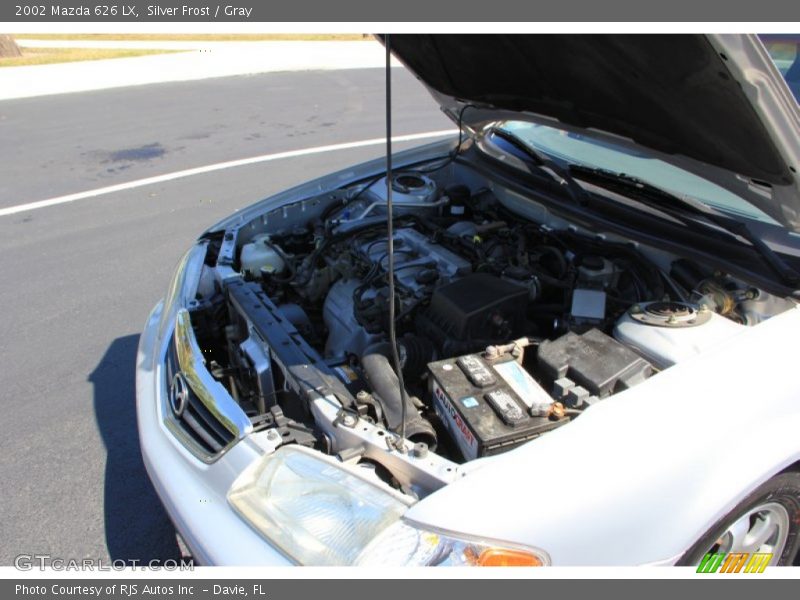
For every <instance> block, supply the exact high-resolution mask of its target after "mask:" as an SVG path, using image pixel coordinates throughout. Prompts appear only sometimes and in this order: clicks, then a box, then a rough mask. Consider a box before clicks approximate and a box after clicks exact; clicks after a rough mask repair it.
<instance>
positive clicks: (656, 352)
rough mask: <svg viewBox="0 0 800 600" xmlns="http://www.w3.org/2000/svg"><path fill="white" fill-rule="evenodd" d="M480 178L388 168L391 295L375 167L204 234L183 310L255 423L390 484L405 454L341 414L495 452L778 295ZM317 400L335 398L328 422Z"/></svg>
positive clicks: (398, 477) (729, 329)
mask: <svg viewBox="0 0 800 600" xmlns="http://www.w3.org/2000/svg"><path fill="white" fill-rule="evenodd" d="M434 175H435V176H436V177H437V179H434ZM485 183H486V182H483V181H481V180H480V179H479V178H478V177H476V176H474V175H473V174H465V176H464V177H463V181H460V180H458V178H454V177H453V176H452V174H449V175H448V176H443V175H441V174H433V173H426V172H422V171H418V172H415V171H407V172H402V173H398V174H395V176H394V178H393V180H392V182H391V183H390V185H391V186H392V189H393V194H394V206H395V215H394V220H395V233H394V256H395V286H396V291H397V293H396V297H395V298H394V299H392V298H390V296H389V292H388V283H389V282H388V279H387V271H388V268H387V260H388V253H387V246H388V239H387V233H386V198H385V194H386V186H387V182H386V180H385V178H377V179H373V180H370V181H366V182H361V183H360V184H357V185H353V186H351V187H348V188H344V189H341V190H336V191H334V192H332V193H327V194H324V195H322V196H320V197H316V198H312V199H309V200H306V201H303V202H300V203H296V204H294V205H291V206H289V207H283V208H280V209H276V210H274V211H272V212H270V213H267V214H264V215H263V216H262V217H260V218H259V219H256V220H254V221H251V222H248V223H245V224H242V225H241V226H239V227H238V228H237V230H236V232H235V233H231V232H230V231H229V232H227V233H226V234H225V236H224V238H223V237H221V236H217V237H212V238H210V240H209V256H208V258H207V261H206V264H207V269H208V270H209V272H212V271H213V272H214V276H213V279H214V280H215V283H214V284H213V285H210V286H208V290H209V291H208V293H207V294H205V297H204V296H203V294H202V293H199V294H198V305H199V308H198V309H197V310H195V311H194V313H193V323H194V326H195V331H196V333H197V337H198V340H200V344H201V346H202V347H203V348H204V352H205V353H206V355H207V357H208V358H207V363H208V365H209V369H210V370H211V372H212V374H214V376H215V377H216V378H217V379H218V380H219V381H220V382H222V383H223V384H224V385H225V386H226V388H227V389H228V390H229V391H230V394H231V396H232V397H233V398H234V399H235V400H236V401H237V402H238V403H239V404H240V406H241V407H242V409H243V410H244V411H245V412H246V414H247V415H249V416H250V418H251V420H252V422H253V424H254V428H255V430H257V431H258V430H275V431H277V432H279V433H280V436H281V437H280V439H281V440H282V443H299V444H303V445H307V446H313V447H316V448H319V449H322V450H324V451H326V452H330V453H338V455H339V456H340V457H341V458H342V459H343V460H347V459H349V457H351V456H356V457H358V456H360V457H361V459H360V460H361V462H363V463H365V464H369V465H371V468H374V469H376V473H378V476H380V478H381V479H382V480H384V481H386V482H389V483H392V482H394V483H395V484H397V485H403V481H405V480H406V479H408V476H405V479H404V476H403V475H402V472H404V469H405V468H406V467H400V468H399V469H398V468H397V464H396V463H392V462H391V461H386V462H384V461H382V459H381V457H380V453H379V452H378V451H377V450H376V448H375V447H374V444H373V445H370V444H371V442H370V443H367V442H366V441H365V440H366V439H367V438H366V437H364V436H366V435H367V433H363V435H362V434H359V435H362V437H357V436H356V431H355V429H356V428H355V427H352V429H353V432H351V437H350V438H348V441H343V439H342V438H341V437H340V434H339V430H338V429H335V428H336V427H337V426H338V427H339V428H340V429H341V425H342V423H345V424H347V423H351V424H352V423H356V422H357V423H365V424H367V425H365V427H364V428H363V431H364V432H369V433H370V435H371V434H372V433H376V434H377V435H380V436H384V438H385V439H386V441H387V444H388V446H387V447H388V448H389V449H390V450H391V448H392V446H391V444H390V443H389V441H390V440H392V439H394V440H395V441H396V440H397V438H398V436H399V434H400V433H401V432H402V431H405V434H406V438H407V439H408V441H409V442H410V443H411V444H412V445H413V446H412V448H413V451H412V452H411V454H412V455H415V456H418V457H424V456H434V455H435V456H437V457H441V458H442V459H443V460H446V461H448V463H447V464H456V465H457V464H460V463H464V462H467V461H471V460H474V459H478V458H482V457H487V456H492V455H495V454H498V453H501V452H505V451H507V450H509V449H512V448H514V447H516V446H518V445H520V444H523V443H527V442H529V441H530V440H533V439H535V438H537V437H539V436H541V435H546V434H547V432H549V431H551V430H553V429H555V428H558V427H562V426H566V425H568V424H569V423H570V422H571V421H573V420H574V419H577V418H580V415H581V414H582V413H583V411H585V410H587V409H590V408H591V406H592V405H594V404H596V403H598V402H603V401H604V400H605V399H607V398H609V397H611V396H613V395H614V394H617V393H619V392H621V391H624V390H625V389H628V388H630V387H633V386H636V385H639V384H641V383H642V382H644V381H645V380H647V379H648V378H651V377H654V376H657V374H658V373H659V372H660V371H662V370H664V369H666V368H669V367H671V366H672V365H674V364H676V363H677V362H680V361H682V360H688V359H691V357H692V356H695V355H697V354H699V353H701V352H702V351H703V350H704V349H706V348H709V347H711V346H713V345H715V344H719V343H722V342H724V341H725V340H727V339H730V338H731V337H732V336H735V335H738V334H739V333H740V332H741V331H742V330H743V329H745V328H746V327H747V326H748V325H753V324H756V323H758V322H759V321H760V320H763V319H765V318H768V317H769V316H770V315H771V314H775V313H777V312H780V311H782V310H785V309H786V308H788V306H789V304H788V301H787V300H783V299H780V298H777V297H775V296H771V295H770V294H767V293H766V292H763V291H760V290H758V289H755V288H753V287H750V286H747V285H745V284H743V283H741V282H739V281H737V280H735V279H734V278H732V277H730V276H728V275H726V274H724V273H721V272H719V271H716V270H715V269H714V268H713V266H707V265H705V266H704V265H698V264H695V263H692V262H690V261H687V260H685V259H683V258H680V257H675V256H667V255H665V254H664V253H663V252H654V251H650V250H648V249H647V248H646V247H643V246H641V245H638V244H634V243H631V242H628V241H626V240H622V239H617V238H614V237H612V236H607V235H597V234H594V233H592V232H588V231H585V230H581V229H579V228H576V227H571V226H568V225H567V226H565V225H564V224H563V223H562V224H561V225H560V226H557V224H551V223H547V222H536V221H535V220H534V219H531V218H529V217H526V216H524V215H521V214H519V212H515V211H513V210H511V209H510V208H509V206H508V205H509V204H510V203H509V202H505V201H504V198H503V192H502V190H499V189H498V188H496V187H495V188H494V189H492V188H491V187H490V186H488V185H485ZM392 301H394V302H395V303H396V305H395V311H396V316H397V317H396V330H397V336H398V350H399V355H400V362H401V365H402V379H403V381H404V384H405V390H401V386H400V379H399V377H398V373H396V372H395V370H394V368H393V362H392V352H391V347H390V345H389V341H388V340H389V338H388V330H389V321H388V319H389V317H388V315H389V306H390V303H391V302H392ZM403 391H405V393H402V392H403ZM321 397H324V398H332V399H335V405H336V413H335V418H334V417H331V418H332V421H331V422H332V423H333V424H331V423H327V424H325V423H323V421H324V419H323V418H322V417H321V414H322V412H320V411H322V410H323V409H322V408H320V406H321V405H319V404H316V405H315V404H314V402H316V400H313V399H314V398H321ZM404 413H405V420H403V414H404ZM348 426H349V425H348ZM370 439H378V438H370ZM384 450H386V448H384ZM403 451H405V450H403ZM415 453H416V454H415ZM434 453H435V454H434ZM408 460H410V459H408ZM431 464H433V463H431ZM419 468H423V467H419ZM448 469H449V467H448ZM398 472H399V473H400V474H398ZM398 481H399V482H400V483H397V482H398ZM406 487H407V486H406Z"/></svg>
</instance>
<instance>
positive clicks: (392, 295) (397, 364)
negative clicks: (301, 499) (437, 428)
mask: <svg viewBox="0 0 800 600" xmlns="http://www.w3.org/2000/svg"><path fill="white" fill-rule="evenodd" d="M390 38H391V36H390V34H388V33H387V34H386V35H385V36H384V45H385V47H386V235H387V236H388V247H387V249H386V252H387V254H388V259H389V273H388V275H389V345H390V348H391V354H392V362H393V363H394V370H395V372H396V373H397V379H398V383H399V384H400V397H401V398H402V402H401V403H400V406H401V409H400V410H401V412H400V428H399V432H398V433H399V435H400V439H398V440H395V441H394V446H395V449H396V450H399V451H400V452H403V453H405V452H406V447H405V439H406V421H407V420H408V415H407V410H406V406H407V405H408V392H407V391H406V386H405V382H404V381H403V365H402V364H401V361H400V351H399V349H398V346H397V327H396V324H395V318H396V317H395V313H396V311H397V297H396V291H395V281H394V206H393V204H392V70H391V66H392V65H391V61H392V52H391V41H390Z"/></svg>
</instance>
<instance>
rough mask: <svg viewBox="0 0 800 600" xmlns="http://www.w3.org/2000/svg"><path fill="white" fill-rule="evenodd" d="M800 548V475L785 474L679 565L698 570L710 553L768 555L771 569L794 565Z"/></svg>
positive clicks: (757, 492)
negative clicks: (775, 566)
mask: <svg viewBox="0 0 800 600" xmlns="http://www.w3.org/2000/svg"><path fill="white" fill-rule="evenodd" d="M798 548H800V473H781V474H780V475H776V476H775V477H773V478H772V479H770V480H769V481H767V482H766V483H764V484H762V485H761V486H759V487H758V488H757V489H756V490H755V491H754V492H753V493H752V494H750V495H749V496H748V497H747V498H745V499H744V500H743V501H742V502H741V503H740V504H739V505H738V506H737V507H736V508H734V509H733V510H732V511H731V512H730V513H728V514H727V515H726V516H725V517H723V518H722V519H720V520H719V521H718V522H717V524H716V525H714V527H712V528H711V529H710V530H709V531H708V532H707V533H706V534H705V535H704V536H703V537H702V538H700V540H699V541H698V542H697V543H696V544H695V545H694V546H692V548H690V549H689V550H688V551H687V552H686V553H685V554H684V555H683V556H682V557H681V559H680V560H679V561H678V564H679V565H691V566H696V565H698V564H700V561H702V560H703V557H704V556H705V555H706V554H708V553H729V552H747V553H751V554H752V553H756V552H767V553H772V554H773V557H772V560H771V561H770V563H769V564H770V565H792V564H795V563H796V562H797V560H798Z"/></svg>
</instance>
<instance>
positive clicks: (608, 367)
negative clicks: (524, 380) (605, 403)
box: [537, 329, 653, 398]
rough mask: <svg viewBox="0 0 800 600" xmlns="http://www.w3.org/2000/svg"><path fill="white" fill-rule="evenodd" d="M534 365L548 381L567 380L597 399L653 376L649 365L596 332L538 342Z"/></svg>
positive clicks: (628, 349)
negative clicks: (537, 353) (539, 343)
mask: <svg viewBox="0 0 800 600" xmlns="http://www.w3.org/2000/svg"><path fill="white" fill-rule="evenodd" d="M537 361H538V366H539V369H540V370H541V372H542V373H543V374H544V375H545V376H546V377H548V378H549V379H551V380H552V381H555V380H556V379H561V378H563V377H566V378H569V379H571V380H572V381H573V382H575V383H576V384H578V385H580V386H582V387H584V388H585V389H587V390H589V393H590V394H592V395H594V396H598V397H600V398H603V397H605V396H609V395H611V394H613V393H614V392H618V391H620V390H622V389H626V388H629V387H631V386H632V385H635V384H636V383H639V382H640V381H643V380H644V379H646V378H647V377H649V376H650V374H651V373H652V372H653V367H652V365H651V364H650V363H649V362H647V361H646V360H645V359H643V358H642V357H641V356H639V355H638V354H636V353H635V352H634V351H633V350H631V349H630V348H628V347H627V346H623V345H622V344H620V343H619V342H618V341H617V340H615V339H613V338H611V337H609V336H607V335H606V334H605V333H603V332H602V331H599V330H597V329H590V330H589V331H587V332H586V333H583V334H581V335H578V334H577V333H574V332H570V333H567V334H565V335H562V336H561V337H560V338H558V339H557V340H554V341H545V342H542V344H541V345H540V346H539V355H538V358H537Z"/></svg>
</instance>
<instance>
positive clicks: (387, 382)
mask: <svg viewBox="0 0 800 600" xmlns="http://www.w3.org/2000/svg"><path fill="white" fill-rule="evenodd" d="M389 352H391V349H390V347H389V344H388V343H385V342H384V343H379V344H373V345H372V346H370V347H368V348H367V349H366V350H365V351H364V353H363V355H362V356H361V367H362V368H363V369H364V375H365V376H366V379H367V382H368V383H369V385H370V387H371V388H372V391H373V392H374V393H375V395H376V396H377V398H378V400H379V401H380V404H381V408H382V409H383V416H384V420H385V421H386V426H387V427H388V428H389V431H392V432H393V433H398V432H399V431H400V430H401V427H402V414H403V413H402V410H403V404H402V402H403V396H404V395H405V397H406V398H408V400H407V402H406V437H407V438H408V439H409V440H411V441H412V442H414V443H417V442H424V443H426V444H427V445H428V447H429V448H430V449H431V450H433V449H435V448H436V431H435V430H434V429H433V425H431V423H430V421H428V420H427V419H426V418H425V417H423V416H422V415H421V414H420V412H419V410H418V409H417V407H416V406H414V403H413V402H412V401H411V399H410V396H409V395H408V394H401V393H400V381H399V379H398V378H397V374H396V373H395V372H394V369H393V368H392V363H391V362H390V361H389Z"/></svg>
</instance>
